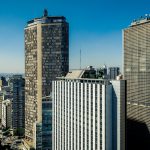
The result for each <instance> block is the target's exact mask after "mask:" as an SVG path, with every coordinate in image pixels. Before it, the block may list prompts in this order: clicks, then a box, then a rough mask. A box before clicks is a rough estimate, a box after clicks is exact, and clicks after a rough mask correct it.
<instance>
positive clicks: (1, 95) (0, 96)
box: [0, 93, 4, 126]
mask: <svg viewBox="0 0 150 150" xmlns="http://www.w3.org/2000/svg"><path fill="white" fill-rule="evenodd" d="M3 100H4V95H3V93H0V126H1V123H2V122H1V121H2V102H3Z"/></svg>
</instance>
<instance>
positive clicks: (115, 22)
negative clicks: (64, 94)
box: [0, 0, 150, 73]
mask: <svg viewBox="0 0 150 150" xmlns="http://www.w3.org/2000/svg"><path fill="white" fill-rule="evenodd" d="M29 4H30V5H29ZM72 4H73V2H70V1H69V0H64V1H63V0H56V1H55V2H54V1H48V0H44V1H42V2H40V1H38V2H37V1H35V0H32V2H31V1H30V3H29V0H27V1H22V2H18V1H17V0H14V1H10V0H7V3H6V1H5V2H1V5H0V17H1V20H0V22H1V28H0V33H1V35H0V45H1V49H0V52H1V53H0V64H1V65H0V73H3V72H4V73H10V72H13V73H24V35H23V33H24V31H23V27H24V26H25V25H26V22H27V21H28V20H30V19H31V18H34V17H38V16H40V15H41V13H42V12H43V9H44V8H47V10H48V11H49V14H50V15H52V16H55V15H56V16H57V15H63V16H65V17H66V18H67V21H68V22H70V43H69V44H70V69H78V68H79V67H80V49H81V51H82V68H85V67H86V66H88V65H89V64H90V65H93V66H95V64H96V65H97V66H95V67H99V66H102V65H103V64H106V65H108V66H119V67H122V29H123V28H125V27H127V26H128V25H129V24H130V22H131V20H134V19H136V18H138V17H140V16H141V15H143V16H144V15H145V14H147V13H150V9H149V8H148V4H150V2H148V1H146V0H144V1H142V0H139V1H136V3H135V1H132V2H130V1H129V0H127V1H122V2H120V1H117V0H116V1H115V0H114V1H111V0H110V1H106V2H104V1H98V0H95V1H94V2H92V1H91V0H88V1H84V0H83V1H82V2H79V0H77V1H76V3H75V4H73V5H72ZM129 4H130V5H129ZM73 6H74V7H73ZM107 10H108V11H107ZM127 10H128V11H127ZM108 54H109V55H108ZM116 58H117V59H116ZM107 60H109V61H107ZM5 61H7V63H5Z"/></svg>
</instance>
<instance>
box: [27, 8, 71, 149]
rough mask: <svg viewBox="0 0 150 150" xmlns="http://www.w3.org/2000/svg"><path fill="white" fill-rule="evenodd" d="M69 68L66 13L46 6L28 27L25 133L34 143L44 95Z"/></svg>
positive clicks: (48, 93)
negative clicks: (53, 13) (54, 13)
mask: <svg viewBox="0 0 150 150" xmlns="http://www.w3.org/2000/svg"><path fill="white" fill-rule="evenodd" d="M68 70H69V25H68V23H67V22H66V18H65V17H63V16H48V12H47V11H46V10H45V11H44V15H43V17H41V18H35V19H33V20H31V21H29V22H28V23H27V26H26V28H25V114H26V115H25V137H26V139H27V140H28V141H30V142H31V143H34V144H32V145H36V144H35V138H34V137H35V134H36V124H37V123H41V122H42V97H45V96H49V95H50V94H51V90H52V80H54V79H55V78H56V77H58V76H64V75H65V74H66V73H67V72H68ZM33 147H35V146H33Z"/></svg>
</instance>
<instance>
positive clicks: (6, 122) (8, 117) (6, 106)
mask: <svg viewBox="0 0 150 150" xmlns="http://www.w3.org/2000/svg"><path fill="white" fill-rule="evenodd" d="M11 102H12V100H10V99H7V100H4V101H3V103H2V126H3V127H4V128H6V129H8V128H12V105H11Z"/></svg>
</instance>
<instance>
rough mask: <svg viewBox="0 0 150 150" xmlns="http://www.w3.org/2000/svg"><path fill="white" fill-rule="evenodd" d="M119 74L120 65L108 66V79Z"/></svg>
mask: <svg viewBox="0 0 150 150" xmlns="http://www.w3.org/2000/svg"><path fill="white" fill-rule="evenodd" d="M119 74H120V68H119V67H109V68H108V79H111V80H113V79H114V80H115V79H116V77H117V76H118V75H119Z"/></svg>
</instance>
